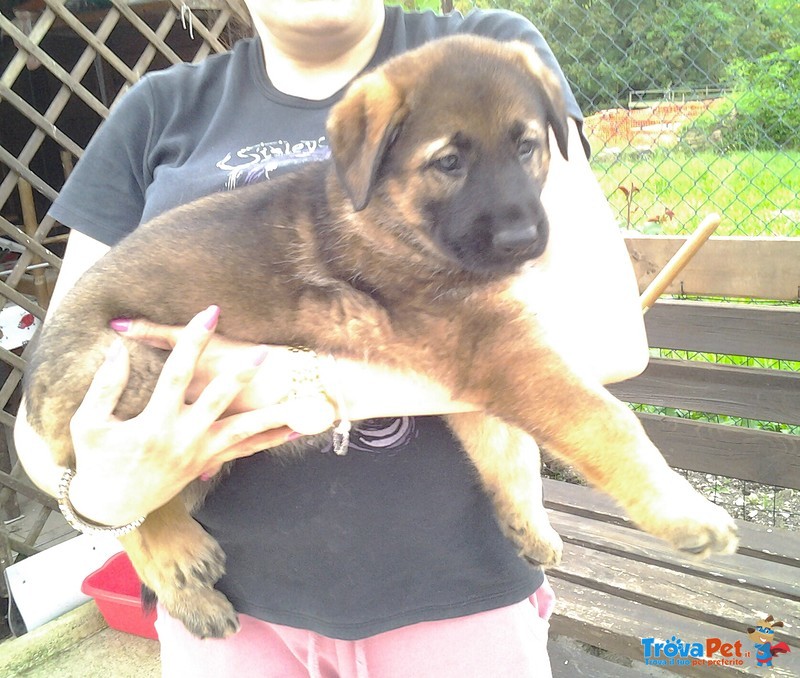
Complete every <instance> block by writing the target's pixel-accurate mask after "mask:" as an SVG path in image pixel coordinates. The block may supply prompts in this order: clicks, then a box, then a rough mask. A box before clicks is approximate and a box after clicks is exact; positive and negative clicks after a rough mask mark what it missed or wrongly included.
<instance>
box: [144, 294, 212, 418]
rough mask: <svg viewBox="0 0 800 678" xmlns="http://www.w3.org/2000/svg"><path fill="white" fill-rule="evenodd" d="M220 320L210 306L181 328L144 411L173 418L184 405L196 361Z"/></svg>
mask: <svg viewBox="0 0 800 678" xmlns="http://www.w3.org/2000/svg"><path fill="white" fill-rule="evenodd" d="M218 319H219V307H218V306H209V307H208V308H207V309H206V310H205V311H201V312H200V313H198V314H197V315H196V316H195V317H194V318H192V319H191V320H190V321H189V324H188V325H186V327H185V328H184V329H183V330H182V331H181V333H180V337H179V338H178V341H177V343H176V344H175V348H174V349H173V350H172V353H170V356H169V357H168V358H167V360H166V362H165V363H164V367H163V369H162V370H161V375H160V376H159V378H158V381H157V382H156V386H155V388H154V389H153V393H152V395H151V396H150V402H149V403H148V405H147V408H146V409H147V410H149V411H151V412H154V413H158V414H159V415H160V416H161V417H169V418H172V417H174V416H176V415H177V412H179V411H180V410H181V409H182V408H183V405H184V402H185V394H186V390H187V389H188V387H189V384H190V383H191V381H192V378H193V377H194V372H195V368H196V367H197V361H198V360H199V358H200V354H201V353H202V352H203V349H205V347H206V346H207V345H208V342H209V340H210V339H211V335H212V333H213V331H214V329H215V328H216V326H217V320H218Z"/></svg>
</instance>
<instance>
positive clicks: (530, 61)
mask: <svg viewBox="0 0 800 678" xmlns="http://www.w3.org/2000/svg"><path fill="white" fill-rule="evenodd" d="M510 46H511V47H512V48H513V49H514V50H516V52H517V54H518V55H519V57H520V58H521V59H522V61H523V63H524V64H525V67H526V68H527V69H528V70H529V71H530V73H531V75H533V77H534V78H535V79H536V80H537V81H538V83H539V86H540V87H541V89H542V96H543V97H544V103H545V109H546V111H547V124H548V125H549V126H550V128H551V129H552V130H553V133H554V134H555V137H556V143H557V144H558V150H559V151H561V155H563V156H564V160H568V157H567V152H568V150H567V149H568V146H569V144H568V135H569V125H568V121H567V106H566V103H565V102H564V92H563V90H562V88H561V82H560V81H559V79H558V78H557V77H556V75H555V73H553V71H552V70H550V69H549V68H548V67H547V66H545V64H544V62H543V61H542V60H541V59H540V58H539V55H538V54H537V53H536V50H535V49H534V48H533V47H531V46H530V45H529V44H528V43H525V42H518V41H517V42H512V43H510Z"/></svg>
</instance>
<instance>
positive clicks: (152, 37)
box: [111, 0, 183, 64]
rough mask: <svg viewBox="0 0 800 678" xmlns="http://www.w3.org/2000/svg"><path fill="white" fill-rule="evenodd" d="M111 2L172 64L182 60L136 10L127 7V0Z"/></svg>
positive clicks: (112, 0) (113, 0)
mask: <svg viewBox="0 0 800 678" xmlns="http://www.w3.org/2000/svg"><path fill="white" fill-rule="evenodd" d="M111 4H112V5H114V7H115V8H116V9H117V11H118V12H120V13H121V14H122V15H123V16H124V17H125V18H126V19H127V20H128V21H129V22H130V24H131V25H132V26H133V27H134V28H135V29H136V30H137V31H139V33H141V34H142V35H143V36H144V38H145V39H146V40H147V42H149V43H150V44H151V45H153V46H154V47H156V48H157V49H158V51H159V52H161V54H162V55H163V56H164V57H165V58H166V60H167V61H169V62H170V63H172V64H179V63H181V62H182V61H183V59H181V58H180V57H179V56H178V55H177V54H176V53H175V51H174V50H173V49H172V48H171V47H170V46H169V45H167V43H166V42H164V41H163V40H162V39H161V38H160V37H159V36H158V35H156V33H155V32H154V31H153V29H152V28H150V26H148V25H147V24H146V23H145V22H144V21H143V20H142V19H141V18H140V17H139V15H138V14H136V12H134V11H133V9H132V8H131V7H129V5H128V2H127V1H125V0H111Z"/></svg>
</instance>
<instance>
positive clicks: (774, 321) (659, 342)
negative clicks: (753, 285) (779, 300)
mask: <svg viewBox="0 0 800 678" xmlns="http://www.w3.org/2000/svg"><path fill="white" fill-rule="evenodd" d="M644 319H645V326H646V327H647V336H648V341H649V343H650V345H651V346H656V347H659V348H672V349H685V350H688V351H702V352H708V353H724V354H731V355H746V356H756V357H760V358H777V359H779V360H800V341H798V337H800V307H798V306H792V307H789V306H758V305H752V304H715V303H707V302H698V301H659V302H658V303H657V304H656V305H655V306H653V308H652V309H650V311H649V312H648V313H647V315H645V317H644Z"/></svg>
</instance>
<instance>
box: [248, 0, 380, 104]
mask: <svg viewBox="0 0 800 678" xmlns="http://www.w3.org/2000/svg"><path fill="white" fill-rule="evenodd" d="M384 18H385V12H384V9H383V3H373V5H372V8H371V11H370V12H365V13H364V14H363V16H361V17H360V18H359V20H358V21H350V22H347V23H342V24H341V25H334V26H326V27H320V28H319V29H317V30H309V27H307V26H303V27H299V28H297V29H293V28H292V27H285V26H284V27H281V28H280V29H277V28H275V27H270V28H268V27H267V25H266V24H265V23H264V22H262V21H259V20H258V17H254V23H255V28H256V32H257V33H258V35H259V37H260V38H261V43H262V46H263V50H264V59H265V62H266V64H265V65H266V69H267V75H268V76H269V78H270V80H271V82H272V84H273V85H274V86H275V87H276V88H277V89H278V90H279V91H281V92H283V93H284V94H289V95H291V96H296V97H301V98H303V99H310V100H317V101H319V100H322V99H327V98H328V97H330V96H331V95H333V94H335V93H336V92H338V91H339V90H340V89H342V88H343V87H344V86H345V85H347V83H349V82H350V81H351V80H352V79H353V78H354V77H355V76H357V75H358V74H359V73H360V72H361V71H362V70H363V69H364V67H365V66H366V65H367V64H368V63H369V61H370V60H371V59H372V57H373V55H374V54H375V50H376V48H377V46H378V42H379V40H380V37H381V33H382V31H383V24H384Z"/></svg>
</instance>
